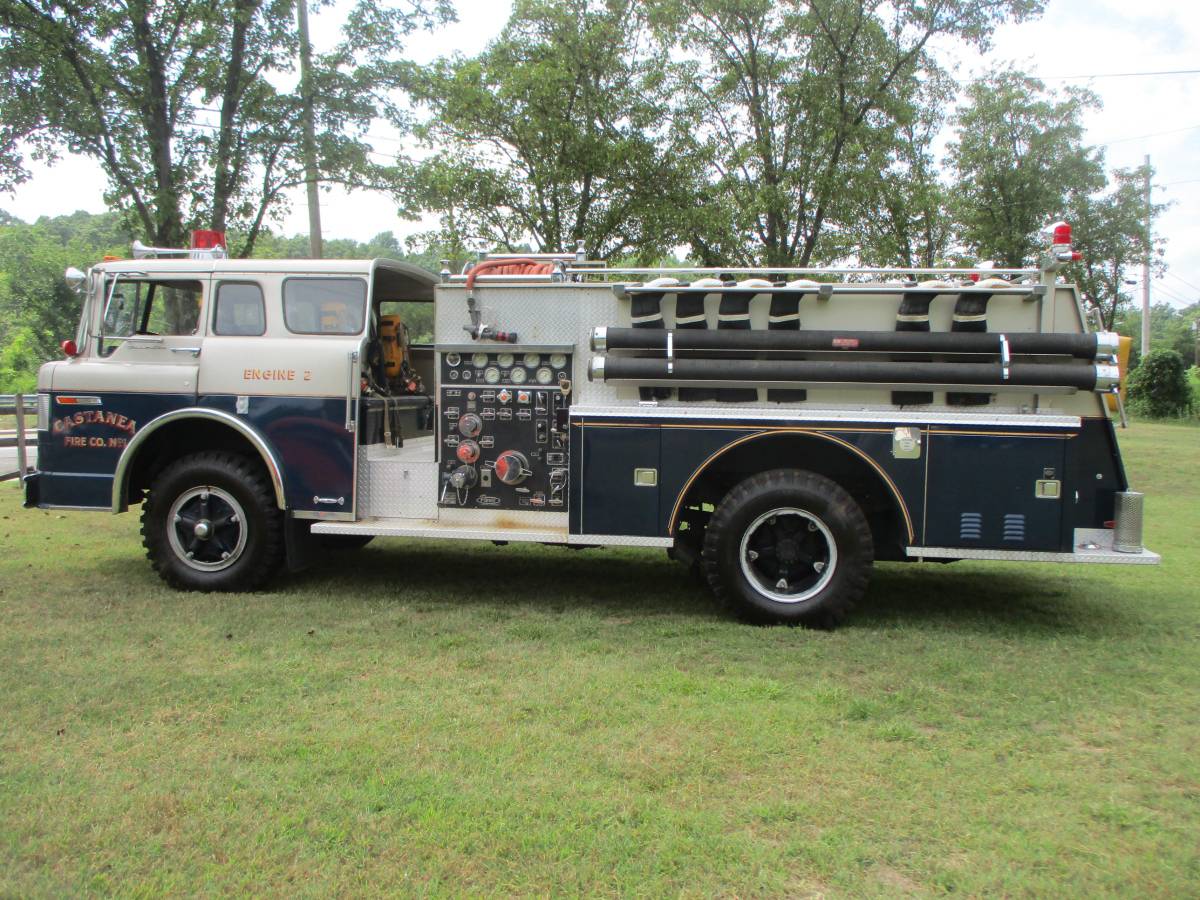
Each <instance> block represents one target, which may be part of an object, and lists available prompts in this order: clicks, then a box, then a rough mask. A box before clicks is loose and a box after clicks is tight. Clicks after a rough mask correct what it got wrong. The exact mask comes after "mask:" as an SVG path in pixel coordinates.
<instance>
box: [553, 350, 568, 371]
mask: <svg viewBox="0 0 1200 900" xmlns="http://www.w3.org/2000/svg"><path fill="white" fill-rule="evenodd" d="M566 364H567V354H565V353H551V354H550V365H551V366H553V367H554V368H556V369H561V368H562V367H563V366H565V365H566Z"/></svg>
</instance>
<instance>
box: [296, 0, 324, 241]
mask: <svg viewBox="0 0 1200 900" xmlns="http://www.w3.org/2000/svg"><path fill="white" fill-rule="evenodd" d="M296 20H297V25H298V26H299V31H300V103H301V112H300V115H301V118H302V119H303V127H304V144H303V150H304V181H305V184H306V185H307V187H308V246H309V253H310V254H311V256H312V258H313V259H320V258H321V256H322V255H323V252H322V251H323V247H322V246H321V195H320V193H319V192H318V190H317V188H318V182H319V180H320V175H319V173H318V172H317V136H316V129H315V127H314V125H313V92H312V44H310V43H309V41H308V0H297V2H296Z"/></svg>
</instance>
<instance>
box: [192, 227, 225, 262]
mask: <svg viewBox="0 0 1200 900" xmlns="http://www.w3.org/2000/svg"><path fill="white" fill-rule="evenodd" d="M228 251H229V247H228V245H227V244H226V243H225V232H223V231H213V230H212V229H209V228H197V229H196V230H195V231H193V232H192V249H191V253H190V254H189V256H191V258H192V259H224V258H225V257H226V256H227V255H228Z"/></svg>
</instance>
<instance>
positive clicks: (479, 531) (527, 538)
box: [312, 519, 568, 544]
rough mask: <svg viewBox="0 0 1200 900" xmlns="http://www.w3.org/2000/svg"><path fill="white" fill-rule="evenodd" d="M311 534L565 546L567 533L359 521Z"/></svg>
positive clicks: (325, 525) (317, 527)
mask: <svg viewBox="0 0 1200 900" xmlns="http://www.w3.org/2000/svg"><path fill="white" fill-rule="evenodd" d="M312 532H313V534H377V535H382V536H385V537H388V536H390V537H423V538H447V539H452V540H463V541H511V542H514V543H521V542H524V543H536V544H565V543H567V541H568V536H567V532H566V529H561V530H557V529H556V530H546V531H538V530H535V529H533V528H487V527H480V526H477V525H454V524H450V523H445V522H441V521H439V520H436V519H360V520H359V521H357V522H316V523H314V524H313V526H312Z"/></svg>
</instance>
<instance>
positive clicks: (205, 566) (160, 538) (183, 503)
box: [142, 452, 283, 591]
mask: <svg viewBox="0 0 1200 900" xmlns="http://www.w3.org/2000/svg"><path fill="white" fill-rule="evenodd" d="M142 544H143V546H145V548H146V555H147V556H148V557H149V558H150V561H151V563H152V564H153V565H154V569H155V571H156V572H158V574H159V575H160V576H161V577H162V578H163V580H164V581H166V582H167V583H168V584H170V585H171V586H173V587H177V588H182V589H184V590H192V591H248V590H254V589H255V588H257V587H261V586H262V585H263V583H264V582H266V581H267V579H268V578H270V577H271V576H272V575H273V574H274V573H275V572H276V570H277V569H278V568H279V565H280V563H281V562H282V561H283V516H282V514H281V513H280V511H279V509H278V508H277V507H276V505H275V496H274V493H273V492H272V490H271V484H270V481H269V480H268V479H267V475H266V473H265V472H264V471H262V467H261V466H260V465H258V463H257V461H255V460H250V459H248V458H246V457H244V456H240V455H238V454H235V453H225V452H206V453H195V454H192V455H191V456H185V457H183V458H182V459H179V460H176V461H175V462H174V463H172V464H171V465H169V466H167V467H166V468H165V469H164V470H163V471H162V473H161V474H159V476H158V477H157V478H156V479H155V480H154V484H153V485H152V486H151V489H150V496H149V497H148V498H147V500H146V502H145V504H144V506H143V508H142Z"/></svg>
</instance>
